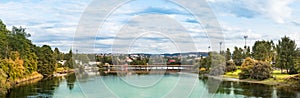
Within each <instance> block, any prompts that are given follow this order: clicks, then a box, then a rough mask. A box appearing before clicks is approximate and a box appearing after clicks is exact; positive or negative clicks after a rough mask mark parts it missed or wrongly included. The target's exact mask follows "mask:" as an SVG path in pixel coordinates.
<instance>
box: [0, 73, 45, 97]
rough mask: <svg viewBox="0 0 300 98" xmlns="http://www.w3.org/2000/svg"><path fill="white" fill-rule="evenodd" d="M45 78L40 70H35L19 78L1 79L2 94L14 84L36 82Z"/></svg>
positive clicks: (0, 89) (0, 91)
mask: <svg viewBox="0 0 300 98" xmlns="http://www.w3.org/2000/svg"><path fill="white" fill-rule="evenodd" d="M42 78H43V75H42V74H40V73H38V72H33V73H31V74H29V75H26V76H24V77H23V78H17V79H14V80H9V81H7V79H1V86H0V94H5V93H6V92H7V90H8V89H10V88H11V87H14V86H20V85H24V84H28V83H34V82H37V81H39V80H41V79H42Z"/></svg>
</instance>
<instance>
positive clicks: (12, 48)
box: [0, 20, 72, 91]
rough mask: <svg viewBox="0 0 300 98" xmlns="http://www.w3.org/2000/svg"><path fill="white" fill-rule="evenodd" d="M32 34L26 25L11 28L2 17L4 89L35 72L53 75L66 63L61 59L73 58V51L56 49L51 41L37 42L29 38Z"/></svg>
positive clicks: (0, 70)
mask: <svg viewBox="0 0 300 98" xmlns="http://www.w3.org/2000/svg"><path fill="white" fill-rule="evenodd" d="M30 36H31V35H30V34H29V33H27V32H26V31H25V28H22V27H14V26H13V27H12V30H11V31H10V30H7V28H6V25H5V24H4V23H3V22H2V21H1V20H0V50H1V51H0V91H1V89H2V90H3V89H6V88H9V84H10V83H11V82H13V81H15V80H16V79H22V78H24V77H26V76H28V75H31V74H32V73H36V72H38V73H41V74H42V75H44V76H48V75H51V74H53V73H54V72H55V70H56V68H58V67H62V66H64V65H62V64H60V63H58V61H61V60H71V58H72V53H67V54H64V53H62V52H60V51H59V49H58V48H55V49H54V51H53V50H52V49H51V47H50V46H48V45H43V46H41V47H40V46H37V45H35V44H33V43H32V42H31V40H29V39H28V38H29V37H30ZM65 66H66V67H70V66H72V65H71V64H70V65H65Z"/></svg>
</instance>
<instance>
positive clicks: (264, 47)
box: [252, 40, 274, 63]
mask: <svg viewBox="0 0 300 98" xmlns="http://www.w3.org/2000/svg"><path fill="white" fill-rule="evenodd" d="M273 47H274V44H273V42H272V41H264V40H263V41H256V42H255V43H254V46H253V47H252V57H253V58H254V59H256V60H261V61H264V62H267V63H270V62H271V61H272V60H273V57H274V49H273Z"/></svg>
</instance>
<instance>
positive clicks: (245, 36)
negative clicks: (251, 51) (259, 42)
mask: <svg viewBox="0 0 300 98" xmlns="http://www.w3.org/2000/svg"><path fill="white" fill-rule="evenodd" d="M247 38H248V35H244V39H245V47H247V42H246V40H247Z"/></svg>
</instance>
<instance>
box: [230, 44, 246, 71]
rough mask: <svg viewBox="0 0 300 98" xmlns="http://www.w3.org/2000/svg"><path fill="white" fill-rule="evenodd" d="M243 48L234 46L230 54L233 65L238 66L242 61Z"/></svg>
mask: <svg viewBox="0 0 300 98" xmlns="http://www.w3.org/2000/svg"><path fill="white" fill-rule="evenodd" d="M243 59H244V56H243V49H241V48H238V47H234V51H233V54H232V60H233V62H234V63H235V65H237V66H240V65H241V64H242V63H243Z"/></svg>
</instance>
